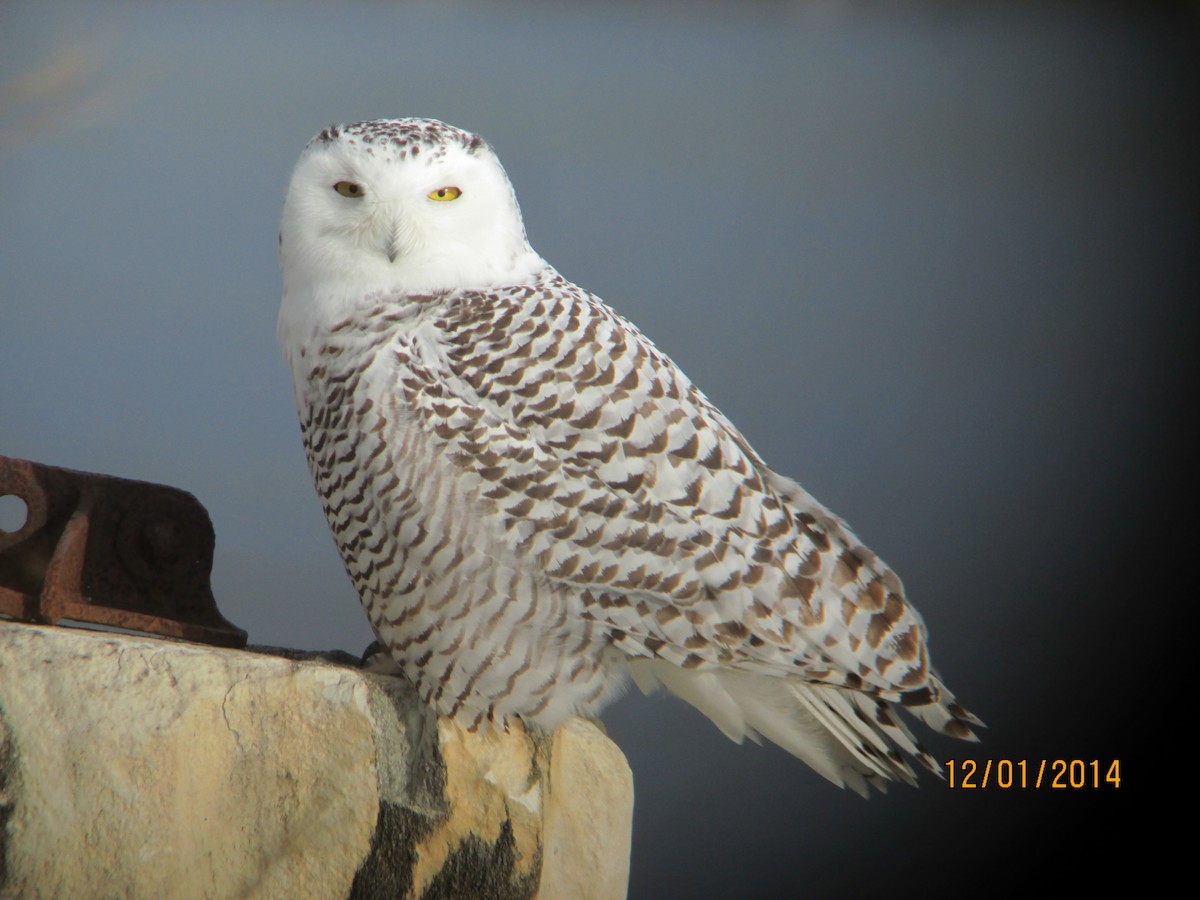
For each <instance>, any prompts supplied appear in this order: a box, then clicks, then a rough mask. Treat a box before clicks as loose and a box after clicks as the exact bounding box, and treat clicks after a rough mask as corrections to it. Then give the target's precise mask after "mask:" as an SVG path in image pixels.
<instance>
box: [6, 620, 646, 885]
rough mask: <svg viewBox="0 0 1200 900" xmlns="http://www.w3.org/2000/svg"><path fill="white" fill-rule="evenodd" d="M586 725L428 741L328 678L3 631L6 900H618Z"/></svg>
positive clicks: (399, 696)
mask: <svg viewBox="0 0 1200 900" xmlns="http://www.w3.org/2000/svg"><path fill="white" fill-rule="evenodd" d="M631 817H632V782H631V777H630V773H629V768H628V766H627V765H626V763H625V760H624V757H623V756H622V755H621V753H620V751H619V750H618V749H617V748H616V747H615V746H614V745H613V744H612V742H611V741H609V740H608V739H607V738H606V737H605V736H604V735H603V733H602V732H601V731H600V730H599V729H598V728H597V727H596V726H595V725H594V724H592V723H590V722H585V721H582V720H571V721H569V722H568V723H566V724H565V725H564V726H563V727H562V728H560V729H559V730H558V731H556V732H555V733H554V734H553V735H549V736H546V735H527V734H525V733H524V732H523V731H521V730H520V729H512V730H511V731H510V732H508V733H501V732H490V733H486V734H485V733H478V734H471V733H467V732H464V731H462V730H460V729H458V728H456V727H454V726H453V725H450V724H449V723H446V722H444V721H440V722H435V721H434V720H433V719H432V718H431V717H430V716H429V715H428V714H427V712H426V711H425V710H424V709H423V708H422V707H421V706H420V704H419V703H418V702H417V701H416V698H415V696H414V695H413V693H412V691H411V689H409V688H408V687H407V686H406V685H405V683H404V682H401V681H399V680H397V679H394V678H389V677H386V676H381V675H373V674H367V673H364V672H361V671H358V670H357V669H353V668H348V667H345V666H342V665H334V664H330V663H327V662H323V661H318V660H295V659H284V658H280V657H277V656H271V655H265V654H262V653H250V652H246V651H237V650H223V649H217V648H212V647H202V646H197V645H192V644H184V643H173V642H166V641H159V640H153V639H149V638H142V637H131V636H127V635H117V634H105V633H97V632H89V631H83V630H77V629H63V628H42V627H35V626H29V625H19V624H15V623H11V622H6V621H3V620H0V897H10V896H11V897H22V898H25V897H29V898H38V897H76V898H86V897H115V896H125V897H155V898H159V897H163V898H167V897H187V898H196V897H288V898H292V897H331V898H334V897H362V898H368V897H369V898H374V897H414V898H416V897H420V898H435V897H448V898H449V897H453V898H469V897H504V898H508V897H512V898H517V897H541V898H543V900H554V898H559V897H563V898H571V897H595V898H608V897H623V896H624V894H625V886H626V882H627V879H628V865H629V838H630V822H631Z"/></svg>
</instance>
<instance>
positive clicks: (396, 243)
mask: <svg viewBox="0 0 1200 900" xmlns="http://www.w3.org/2000/svg"><path fill="white" fill-rule="evenodd" d="M383 249H384V252H385V253H387V258H388V262H390V263H394V262H395V261H396V257H397V256H399V255H400V223H399V222H396V223H394V224H393V225H392V230H391V231H389V232H388V238H387V242H386V243H385V244H384V245H383Z"/></svg>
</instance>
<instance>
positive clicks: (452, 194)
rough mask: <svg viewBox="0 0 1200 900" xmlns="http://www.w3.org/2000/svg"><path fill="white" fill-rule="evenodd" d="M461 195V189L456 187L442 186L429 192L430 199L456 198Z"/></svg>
mask: <svg viewBox="0 0 1200 900" xmlns="http://www.w3.org/2000/svg"><path fill="white" fill-rule="evenodd" d="M461 196H462V191H460V190H459V189H458V188H456V187H442V188H438V189H437V190H436V191H430V192H429V199H430V200H457V199H458V198H459V197H461Z"/></svg>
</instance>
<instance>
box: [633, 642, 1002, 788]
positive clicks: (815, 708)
mask: <svg viewBox="0 0 1200 900" xmlns="http://www.w3.org/2000/svg"><path fill="white" fill-rule="evenodd" d="M629 670H630V673H631V675H632V676H633V679H634V681H635V683H636V684H637V685H638V687H640V688H641V689H642V691H644V692H646V693H649V692H651V691H652V690H654V689H655V688H656V687H658V686H659V685H660V684H661V685H662V686H663V687H665V688H666V689H667V690H668V691H670V692H671V693H673V694H675V695H677V696H678V697H680V698H682V699H683V700H686V701H687V702H688V703H690V704H692V706H694V707H696V708H697V709H698V710H700V712H702V713H704V714H705V715H706V716H708V717H709V718H710V719H712V721H713V723H714V724H715V725H716V726H717V727H718V728H720V729H721V731H723V732H724V733H725V734H726V736H728V737H729V738H730V739H731V740H733V741H735V742H737V743H739V744H740V743H741V742H742V741H743V740H744V739H745V738H747V737H748V738H750V739H751V740H752V741H755V742H756V743H758V742H760V741H761V738H766V739H767V740H769V741H771V742H772V743H775V744H778V745H779V746H780V747H782V748H783V749H784V750H786V751H787V752H788V753H791V754H792V755H793V756H795V757H797V758H798V759H800V760H802V761H804V762H806V763H808V765H810V766H812V768H814V769H815V770H816V771H817V772H819V773H820V774H821V775H823V776H824V777H826V778H828V779H829V780H830V781H832V782H833V783H834V784H836V785H838V786H839V787H848V788H850V789H851V790H853V791H855V792H857V793H859V794H861V795H862V796H864V797H866V796H867V795H868V793H869V787H868V786H869V785H874V786H875V787H876V788H878V789H879V790H880V791H886V790H887V783H888V782H889V781H903V782H905V783H907V784H912V785H915V784H916V780H917V779H916V773H915V772H914V771H913V768H912V766H911V765H910V764H909V762H908V760H907V759H906V758H905V754H907V755H908V756H911V757H913V758H914V759H916V760H917V761H918V762H920V763H921V765H922V766H924V767H925V768H926V769H928V770H930V771H931V772H934V773H935V774H937V775H939V776H940V775H941V768H940V766H939V765H938V762H937V760H935V759H934V758H933V757H932V756H931V755H930V754H929V752H928V751H927V750H925V748H924V747H922V746H921V744H920V743H919V742H918V741H917V740H916V738H914V737H913V734H912V732H911V731H910V730H909V729H908V726H907V725H905V723H904V722H903V721H901V720H900V719H899V718H898V717H897V716H896V715H895V714H894V712H893V706H892V704H890V703H888V702H887V701H884V700H881V699H879V698H877V697H873V696H871V695H869V694H864V693H861V692H858V691H852V690H847V689H844V688H838V687H829V686H825V685H814V684H807V683H805V682H795V681H791V680H788V679H784V678H777V677H773V676H770V675H760V674H755V673H751V672H738V671H733V670H728V669H724V670H717V671H713V670H708V671H705V670H697V669H681V668H679V667H677V666H673V665H671V664H669V663H665V662H661V661H658V660H635V661H631V664H630V666H629ZM928 705H936V704H928ZM913 711H914V712H916V713H917V715H918V717H919V718H921V719H923V720H924V721H926V722H928V723H929V724H930V725H932V726H933V727H935V728H937V727H938V726H937V724H935V723H937V722H939V721H940V718H939V715H938V714H935V713H933V712H928V711H925V707H924V706H921V707H913ZM923 712H924V714H922V713H923ZM963 712H964V713H966V711H965V710H963ZM941 715H942V716H945V717H946V718H947V719H954V716H953V714H945V713H943V714H941ZM966 715H967V716H969V717H970V720H973V721H974V722H976V723H977V722H978V720H976V719H974V717H973V716H970V714H969V713H966ZM955 721H959V720H957V719H955ZM964 728H965V726H964ZM939 730H947V733H951V734H953V733H955V731H953V730H949V729H939ZM966 730H967V732H968V734H969V733H970V732H969V729H966ZM959 736H960V737H961V736H965V735H959ZM972 738H973V735H972Z"/></svg>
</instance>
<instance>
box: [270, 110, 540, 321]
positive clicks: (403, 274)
mask: <svg viewBox="0 0 1200 900" xmlns="http://www.w3.org/2000/svg"><path fill="white" fill-rule="evenodd" d="M279 253H280V264H281V266H282V269H283V286H284V296H283V308H282V310H281V312H280V334H281V336H285V333H286V332H290V331H294V330H296V329H297V328H300V329H302V330H304V331H309V328H310V327H311V326H315V325H318V324H320V323H322V322H324V323H329V322H333V321H337V320H338V319H340V318H342V317H344V316H345V315H346V314H348V313H350V312H351V311H352V310H353V309H354V307H355V306H356V305H358V304H360V303H362V302H364V300H366V299H367V298H372V297H374V298H378V297H379V296H380V295H382V294H428V293H435V292H439V291H445V290H453V289H456V288H484V287H493V286H497V285H501V284H511V283H513V282H514V281H521V280H524V279H526V278H528V277H529V276H530V275H531V274H532V273H534V272H536V271H538V270H539V269H540V268H543V267H544V266H545V263H544V261H542V260H541V258H540V257H538V255H537V254H536V253H535V252H534V251H533V249H532V248H531V247H530V246H529V241H528V240H527V238H526V237H525V227H524V225H523V224H522V222H521V211H520V208H519V207H518V205H517V198H516V195H515V194H514V192H513V189H512V185H511V183H510V182H509V180H508V176H507V175H506V174H505V172H504V169H503V167H502V166H501V165H500V161H499V160H498V159H497V158H496V155H495V154H494V153H493V152H492V150H491V148H490V147H489V146H488V145H487V143H485V142H484V140H483V139H482V138H480V137H479V136H478V135H474V134H471V133H469V132H466V131H462V130H460V129H458V128H454V127H453V126H451V125H447V124H445V123H444V122H438V121H436V120H434V119H376V120H374V121H370V122H360V123H358V124H356V125H338V126H333V127H331V128H326V129H325V130H324V131H322V132H321V133H320V134H318V135H317V136H316V137H315V138H313V139H312V140H311V141H310V142H309V143H308V146H307V147H305V148H304V152H303V153H302V154H301V155H300V160H299V162H298V163H297V164H296V169H295V172H294V173H293V174H292V181H291V185H290V186H289V188H288V192H287V199H286V200H285V202H284V206H283V216H282V218H281V221H280V229H279ZM306 326H308V327H306Z"/></svg>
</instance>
